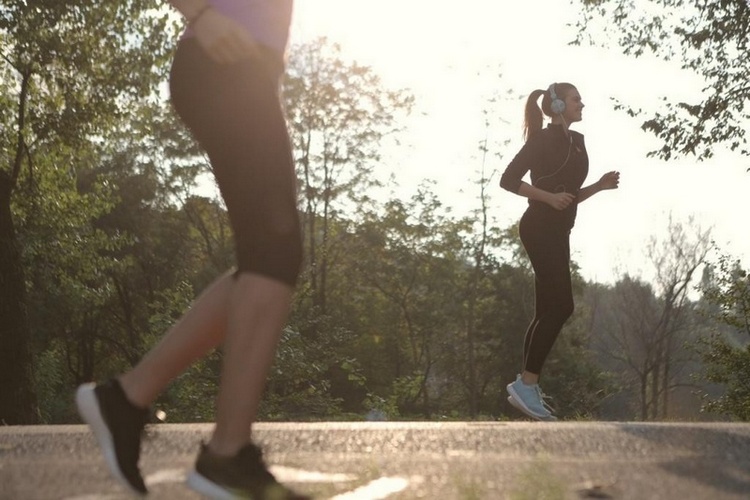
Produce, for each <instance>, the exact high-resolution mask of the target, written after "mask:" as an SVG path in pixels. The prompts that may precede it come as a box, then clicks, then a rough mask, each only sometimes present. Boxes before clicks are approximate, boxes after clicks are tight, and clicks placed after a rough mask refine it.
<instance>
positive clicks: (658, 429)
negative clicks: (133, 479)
mask: <svg viewBox="0 0 750 500" xmlns="http://www.w3.org/2000/svg"><path fill="white" fill-rule="evenodd" d="M210 431H211V426H210V425H206V424H157V425H152V426H149V427H148V429H147V436H146V439H145V441H144V445H143V450H142V458H141V468H142V471H143V472H144V476H145V478H146V483H147V485H148V487H149V489H150V491H151V495H150V497H149V498H153V499H174V500H177V499H180V500H183V499H184V500H192V499H197V498H199V497H198V496H197V495H195V494H193V493H192V492H191V491H190V490H188V489H187V488H186V487H185V486H184V485H183V484H182V482H183V479H184V477H185V473H186V471H187V470H188V469H189V468H190V467H191V466H192V463H193V461H194V459H195V455H196V453H197V451H198V443H199V442H200V440H201V439H206V438H207V437H208V435H209V433H210ZM254 437H255V439H256V440H257V441H258V442H260V443H261V444H262V445H263V447H264V449H265V450H266V456H267V461H268V462H269V463H270V464H272V467H271V470H272V472H273V473H274V474H275V475H276V476H277V478H279V480H281V481H283V482H286V483H289V484H290V485H292V486H293V487H295V488H296V489H297V490H299V491H303V492H306V493H309V494H311V495H313V496H314V498H315V499H321V500H374V499H388V500H402V499H422V498H424V499H448V500H451V499H457V500H479V499H491V500H495V499H497V500H506V499H507V500H558V499H561V500H567V499H581V498H583V499H586V498H611V499H633V500H648V499H655V500H656V499H658V500H671V499H675V500H678V499H679V500H683V499H690V500H695V499H697V500H701V499H706V500H729V499H732V500H734V499H738V500H739V499H743V500H747V499H750V424H732V423H716V424H698V423H696V424H685V423H659V424H647V423H618V422H555V423H536V422H449V423H437V422H430V423H423V422H359V423H259V424H257V425H256V427H255V430H254ZM124 498H128V496H127V495H126V494H125V492H124V490H123V489H122V488H120V487H119V485H118V484H116V483H115V482H114V481H113V480H112V479H111V478H110V476H109V473H108V472H107V470H106V468H105V466H104V462H103V459H102V458H101V457H100V455H99V451H98V449H97V448H96V447H95V443H94V439H93V437H92V436H91V434H90V433H89V431H88V429H87V428H86V427H84V426H80V425H71V426H33V427H13V426H10V427H0V499H3V500H5V499H13V500H15V499H22V500H35V499H40V500H48V499H61V500H101V499H106V500H117V499H124Z"/></svg>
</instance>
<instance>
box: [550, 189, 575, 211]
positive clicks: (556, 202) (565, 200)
mask: <svg viewBox="0 0 750 500" xmlns="http://www.w3.org/2000/svg"><path fill="white" fill-rule="evenodd" d="M547 194H548V195H549V196H547V199H546V200H544V201H545V202H546V203H547V205H549V206H551V207H552V208H554V209H555V210H565V209H566V208H568V206H569V205H570V204H571V203H573V200H575V199H576V197H575V196H573V195H572V194H570V193H565V192H563V193H547Z"/></svg>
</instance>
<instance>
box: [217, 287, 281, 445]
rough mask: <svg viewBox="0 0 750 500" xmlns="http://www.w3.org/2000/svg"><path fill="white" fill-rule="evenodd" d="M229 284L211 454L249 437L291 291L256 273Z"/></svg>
mask: <svg viewBox="0 0 750 500" xmlns="http://www.w3.org/2000/svg"><path fill="white" fill-rule="evenodd" d="M233 285H234V286H233V288H232V296H231V298H230V303H229V306H230V308H229V313H228V323H227V332H226V340H225V343H224V360H223V366H222V374H221V387H220V388H219V398H218V403H217V414H216V428H215V430H214V434H213V436H212V437H211V440H210V442H209V448H210V449H211V451H212V452H214V453H216V454H217V455H225V456H228V455H234V454H235V453H236V452H237V451H239V449H240V448H242V447H243V446H244V445H245V444H247V443H248V442H249V440H250V429H251V426H252V423H253V421H254V420H255V418H256V415H257V411H258V404H259V402H260V399H261V397H262V395H263V389H264V387H265V384H266V377H267V376H268V371H269V369H270V368H271V365H272V363H273V360H274V353H275V352H276V346H277V344H278V341H279V337H280V334H281V330H282V328H283V326H284V324H285V322H286V319H287V316H288V314H289V307H290V304H291V299H292V293H293V289H292V287H290V286H289V285H287V284H284V283H282V282H280V281H277V280H274V279H272V278H268V277H265V276H260V275H257V274H240V275H239V276H238V277H237V279H236V280H235V282H234V284H233Z"/></svg>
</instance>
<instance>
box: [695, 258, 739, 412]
mask: <svg viewBox="0 0 750 500" xmlns="http://www.w3.org/2000/svg"><path fill="white" fill-rule="evenodd" d="M701 290H702V292H703V298H704V300H705V301H706V302H707V307H706V308H705V309H704V313H705V314H706V315H708V316H709V317H711V318H713V319H714V320H716V321H717V323H718V325H719V326H720V327H721V328H717V329H716V330H715V331H714V332H713V333H712V334H711V335H710V336H707V337H705V338H703V339H701V340H700V341H699V343H698V345H697V349H698V352H699V353H700V354H701V357H702V359H703V363H704V366H705V377H706V378H707V379H708V380H709V381H711V382H714V383H717V384H721V385H722V386H723V387H724V388H725V391H724V394H723V395H721V396H719V397H714V396H712V395H710V394H704V400H705V405H704V407H703V409H704V410H705V411H708V412H713V413H718V414H723V415H728V416H732V417H734V418H737V419H739V420H742V421H750V278H748V272H747V271H746V270H745V269H743V268H742V267H741V265H740V262H739V261H737V260H735V261H733V260H731V259H730V258H729V257H727V256H721V257H720V258H719V261H718V263H716V264H715V265H714V266H712V267H711V268H710V269H709V271H708V272H707V273H706V275H705V276H704V281H703V284H702V285H701Z"/></svg>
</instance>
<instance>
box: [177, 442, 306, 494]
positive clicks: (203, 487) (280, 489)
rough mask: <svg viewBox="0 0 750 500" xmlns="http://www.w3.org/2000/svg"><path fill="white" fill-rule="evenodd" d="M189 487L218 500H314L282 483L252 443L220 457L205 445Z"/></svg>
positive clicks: (202, 447) (202, 446)
mask: <svg viewBox="0 0 750 500" xmlns="http://www.w3.org/2000/svg"><path fill="white" fill-rule="evenodd" d="M187 485H188V487H190V488H191V489H193V490H195V491H197V492H198V493H200V494H201V495H205V496H207V497H208V498H212V499H214V500H225V499H226V500H234V499H237V498H251V499H253V500H310V498H311V497H309V496H306V495H300V494H298V493H295V492H294V491H292V490H290V489H289V488H287V487H286V486H284V485H282V484H281V483H279V482H278V481H277V480H276V478H275V477H273V474H271V473H270V472H269V471H268V468H267V467H266V464H265V463H264V462H263V453H262V452H261V450H260V448H258V447H257V446H255V445H254V444H252V443H250V444H248V445H246V446H245V447H244V448H242V449H241V450H240V451H239V452H238V453H237V454H236V455H235V456H233V457H217V456H216V455H214V454H212V453H211V451H210V450H209V449H208V447H207V446H206V445H205V444H201V451H200V454H199V455H198V460H197V461H196V462H195V470H193V471H192V472H191V473H190V475H189V476H188V478H187Z"/></svg>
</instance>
